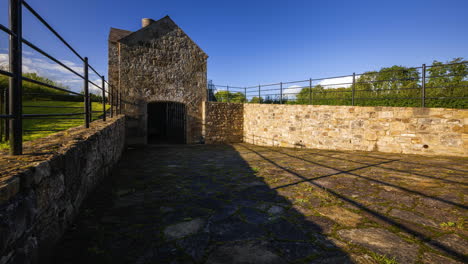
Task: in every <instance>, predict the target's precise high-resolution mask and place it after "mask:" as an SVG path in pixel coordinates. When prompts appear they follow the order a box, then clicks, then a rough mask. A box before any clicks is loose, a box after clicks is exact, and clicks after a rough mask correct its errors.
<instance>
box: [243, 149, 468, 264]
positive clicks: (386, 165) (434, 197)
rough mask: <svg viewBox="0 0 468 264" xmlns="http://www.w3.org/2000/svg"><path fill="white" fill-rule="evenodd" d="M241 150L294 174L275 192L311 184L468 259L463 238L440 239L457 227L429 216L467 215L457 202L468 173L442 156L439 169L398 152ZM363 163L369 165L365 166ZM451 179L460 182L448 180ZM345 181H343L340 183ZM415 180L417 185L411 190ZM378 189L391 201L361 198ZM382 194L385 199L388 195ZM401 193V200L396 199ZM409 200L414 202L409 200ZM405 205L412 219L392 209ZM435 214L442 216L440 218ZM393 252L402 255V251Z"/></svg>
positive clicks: (425, 243) (418, 240) (390, 226)
mask: <svg viewBox="0 0 468 264" xmlns="http://www.w3.org/2000/svg"><path fill="white" fill-rule="evenodd" d="M242 148H244V150H245V151H246V152H247V153H248V152H253V153H255V154H256V155H257V156H258V158H259V160H262V161H266V162H267V163H268V164H269V165H270V166H274V167H276V168H277V169H279V170H282V171H284V172H287V173H288V174H290V175H293V176H294V178H295V180H292V181H289V182H287V183H286V184H281V185H277V186H275V187H274V188H273V189H275V190H277V191H281V190H282V189H287V188H289V187H294V186H297V185H300V184H309V185H310V186H313V187H317V188H320V189H321V190H324V191H326V192H327V193H328V194H330V195H332V196H333V197H335V198H337V199H338V200H339V201H341V202H344V203H345V204H348V205H350V206H352V207H354V208H355V209H357V210H358V211H361V212H363V213H364V215H366V217H368V218H369V219H371V220H372V221H374V222H376V223H378V224H379V225H381V226H383V227H385V228H388V229H389V230H393V231H397V232H398V233H400V232H401V233H405V234H409V235H410V237H412V238H414V242H415V243H417V244H419V245H422V247H423V248H431V249H430V250H433V249H436V250H438V251H442V252H443V253H444V254H446V255H450V256H452V257H454V258H456V259H460V260H466V255H465V254H466V253H465V252H463V251H464V250H463V249H461V250H460V248H459V247H458V246H457V245H456V244H457V243H459V242H461V244H463V239H462V238H460V241H457V242H453V243H450V242H447V241H446V240H441V238H442V237H443V236H442V235H441V234H442V233H445V234H452V233H458V232H462V231H458V232H457V231H455V232H454V230H453V229H452V230H441V228H440V226H439V225H438V224H437V223H434V222H433V221H432V220H429V219H431V218H434V219H436V218H437V219H436V220H439V219H444V217H446V218H445V219H450V218H451V217H454V216H453V215H455V213H457V214H460V216H461V217H463V216H462V215H463V212H466V209H467V206H465V205H464V204H462V203H459V202H458V201H457V195H458V192H460V191H462V189H463V188H464V187H463V186H465V185H466V182H463V181H462V180H463V179H465V180H466V176H467V175H466V171H465V170H464V169H452V168H450V167H449V166H450V159H446V163H447V164H448V165H446V166H445V167H444V165H443V161H444V158H438V160H439V166H438V165H429V166H425V165H427V163H429V162H428V161H425V162H421V163H419V162H413V161H411V158H409V157H413V158H414V159H417V156H415V155H407V156H404V157H402V156H398V155H397V154H388V155H386V154H383V155H380V156H379V155H377V154H376V153H369V155H366V154H362V153H361V154H360V153H355V152H339V151H328V150H323V151H322V150H300V149H297V150H294V149H284V148H278V147H261V146H253V145H247V144H242ZM382 156H383V157H382ZM418 158H421V157H418ZM407 159H409V160H407ZM435 159H436V158H435ZM360 160H361V161H360ZM362 160H365V161H364V162H363V161H362ZM454 160H460V162H461V163H460V164H463V161H461V160H462V159H459V158H454ZM291 161H297V162H298V163H300V164H302V166H312V167H315V168H325V169H328V170H329V171H331V173H319V174H316V175H307V173H301V172H300V171H298V168H297V167H294V165H293V164H291ZM333 161H334V162H335V163H336V164H337V165H338V166H333V165H330V164H333V163H334V162H333ZM397 164H398V165H401V164H403V166H400V167H399V168H395V166H396V165H397ZM455 165H456V164H455ZM458 165H459V164H458ZM417 166H425V167H429V169H427V168H426V170H425V172H424V173H421V172H419V171H418V170H417ZM345 167H348V168H345ZM415 167H416V169H415ZM405 168H406V169H405ZM442 170H446V171H447V172H446V173H445V175H444V173H442V172H441V171H442ZM428 172H432V173H434V174H441V175H442V176H433V175H428V174H429V173H428ZM450 177H453V178H455V179H456V180H451V179H446V178H450ZM327 178H333V179H327ZM340 178H341V179H340ZM349 179H353V180H354V181H355V182H362V183H363V184H362V185H361V187H363V188H362V189H359V190H353V186H351V185H349V186H347V185H346V184H347V183H346V182H347V181H348V180H349ZM341 180H342V181H343V182H345V183H340V181H341ZM402 181H403V182H404V181H407V182H406V183H404V184H403V183H401V182H402ZM412 182H413V186H411V184H412ZM419 184H422V186H418V185H419ZM429 184H431V186H428V185H429ZM435 185H437V186H438V188H439V187H440V189H442V188H447V191H448V192H443V193H440V194H438V193H436V192H433V191H432V190H433V189H434V186H435ZM377 188H378V189H386V188H387V189H388V190H390V192H394V194H393V197H392V198H391V199H387V198H388V197H387V198H384V197H378V195H377V197H361V196H360V195H359V194H358V193H359V192H362V193H363V194H364V195H367V194H369V196H371V193H372V195H374V196H375V191H374V192H369V190H370V189H377ZM437 190H438V189H437ZM449 192H454V194H453V196H451V197H450V196H449V198H446V197H447V196H448V193H449ZM384 194H386V195H387V193H384ZM399 195H400V196H401V197H397V196H399ZM404 196H405V198H404ZM408 197H409V198H408ZM453 197H455V198H453ZM409 200H411V201H410V202H408V201H409ZM402 201H404V202H408V203H413V202H414V201H415V202H414V203H415V204H416V205H414V206H413V205H411V204H407V205H403V206H402V207H403V208H405V207H406V206H407V207H406V208H405V210H408V211H405V212H407V215H406V217H407V218H410V219H401V218H403V217H402V216H401V215H400V216H399V215H392V214H391V212H392V211H391V210H394V208H397V207H398V206H400V204H399V203H400V202H402ZM388 202H390V204H387V205H385V203H388ZM379 203H380V204H382V206H380V205H379ZM433 209H434V210H433ZM397 210H399V209H397ZM411 210H413V211H415V210H416V211H417V212H411ZM426 211H427V212H426ZM450 211H451V212H450ZM389 212H390V214H389ZM400 212H401V211H400ZM420 212H424V214H420ZM453 212H455V213H453ZM436 214H438V215H437V216H436ZM451 214H453V215H451ZM412 216H414V217H415V218H416V217H419V216H422V217H427V216H429V217H428V218H427V219H426V220H427V221H426V220H423V219H420V220H418V219H411V217H412ZM439 221H442V220H439ZM414 222H416V224H414ZM462 228H463V227H462ZM464 243H466V242H464ZM462 247H463V246H462ZM395 253H396V255H398V252H395Z"/></svg>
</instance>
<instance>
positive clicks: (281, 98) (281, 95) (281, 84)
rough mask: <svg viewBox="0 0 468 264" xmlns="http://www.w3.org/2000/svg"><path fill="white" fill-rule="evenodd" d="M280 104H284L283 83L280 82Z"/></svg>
mask: <svg viewBox="0 0 468 264" xmlns="http://www.w3.org/2000/svg"><path fill="white" fill-rule="evenodd" d="M280 104H283V82H280Z"/></svg>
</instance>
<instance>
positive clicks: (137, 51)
mask: <svg viewBox="0 0 468 264" xmlns="http://www.w3.org/2000/svg"><path fill="white" fill-rule="evenodd" d="M113 49H114V48H112V47H110V51H113ZM109 56H110V57H109V61H110V62H114V63H115V58H113V57H112V56H119V58H117V64H118V65H119V66H112V67H111V68H112V69H113V68H114V67H117V69H118V73H117V74H118V76H120V89H121V90H122V91H121V92H122V99H123V100H124V105H123V107H124V108H123V111H124V113H125V115H126V116H127V118H128V120H127V136H128V143H129V144H134V143H136V144H145V143H146V142H147V138H146V136H147V104H148V103H151V102H178V103H183V104H185V106H186V110H187V119H186V120H187V121H186V122H187V124H186V127H187V132H186V133H187V135H186V138H187V143H198V142H200V141H201V139H202V104H203V102H204V101H206V96H207V95H206V93H207V92H206V87H207V75H206V72H207V55H206V54H205V53H204V52H203V50H201V49H200V48H199V47H198V46H197V45H196V44H195V43H194V42H193V41H192V40H191V39H190V38H189V37H188V36H187V35H186V34H185V33H184V32H183V31H182V29H180V28H179V27H178V26H177V25H176V24H175V23H174V22H173V21H172V20H171V19H170V18H169V17H165V18H163V19H161V20H158V21H156V22H153V23H152V24H150V25H149V26H146V27H144V28H142V29H141V30H139V31H136V32H134V33H131V34H130V35H128V36H126V37H124V38H123V39H121V40H119V43H118V44H117V53H111V52H110V53H109ZM110 73H111V70H110ZM111 78H112V76H111ZM117 80H118V78H117ZM112 81H113V82H114V83H115V79H114V80H112Z"/></svg>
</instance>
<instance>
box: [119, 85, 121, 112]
mask: <svg viewBox="0 0 468 264" xmlns="http://www.w3.org/2000/svg"><path fill="white" fill-rule="evenodd" d="M121 114H122V91H120V87H119V115H121Z"/></svg>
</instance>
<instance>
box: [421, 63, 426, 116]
mask: <svg viewBox="0 0 468 264" xmlns="http://www.w3.org/2000/svg"><path fill="white" fill-rule="evenodd" d="M421 82H422V84H421V107H426V64H423V65H422V81H421Z"/></svg>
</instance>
